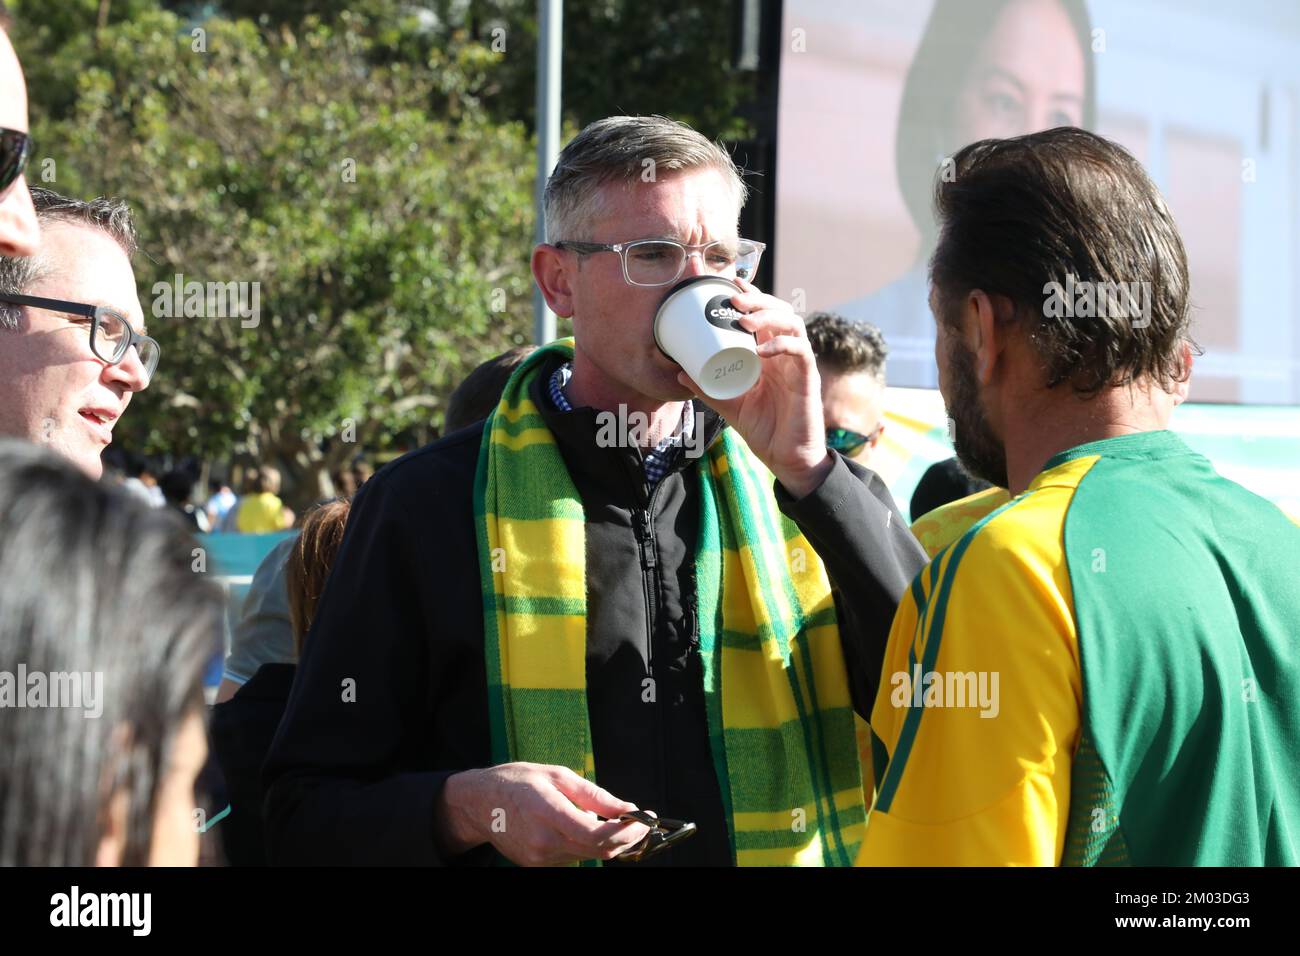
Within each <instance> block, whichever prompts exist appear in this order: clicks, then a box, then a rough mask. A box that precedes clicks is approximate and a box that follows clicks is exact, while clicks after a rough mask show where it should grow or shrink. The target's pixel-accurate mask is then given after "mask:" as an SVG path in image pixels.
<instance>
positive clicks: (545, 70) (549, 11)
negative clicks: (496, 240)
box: [533, 0, 564, 345]
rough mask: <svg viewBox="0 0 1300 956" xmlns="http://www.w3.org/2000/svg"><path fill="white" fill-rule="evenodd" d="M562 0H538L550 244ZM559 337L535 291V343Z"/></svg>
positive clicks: (541, 174)
mask: <svg viewBox="0 0 1300 956" xmlns="http://www.w3.org/2000/svg"><path fill="white" fill-rule="evenodd" d="M563 10H564V7H563V3H562V0H537V190H536V198H535V200H534V205H535V208H536V217H537V218H536V221H537V230H536V238H537V241H538V242H545V241H546V223H545V219H544V217H543V215H542V194H543V192H544V191H545V189H546V180H547V177H549V176H550V175H551V170H552V169H554V168H555V161H556V159H557V158H558V157H559V155H560V63H561V57H562V56H563V54H562V52H561V48H560V38H561V36H562V34H563V16H564V14H563ZM554 338H555V315H554V314H553V313H552V312H551V310H550V309H548V308H547V307H546V299H545V298H544V297H543V296H542V290H541V289H538V288H536V286H534V288H533V340H534V341H535V342H536V343H537V344H538V345H545V344H546V343H547V342H550V341H551V340H553V339H554Z"/></svg>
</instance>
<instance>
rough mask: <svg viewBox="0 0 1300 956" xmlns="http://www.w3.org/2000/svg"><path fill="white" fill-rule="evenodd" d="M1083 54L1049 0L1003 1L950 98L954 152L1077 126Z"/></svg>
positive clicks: (1059, 11) (1066, 19)
mask: <svg viewBox="0 0 1300 956" xmlns="http://www.w3.org/2000/svg"><path fill="white" fill-rule="evenodd" d="M1086 55H1089V54H1088V53H1086V52H1085V51H1084V50H1082V49H1080V47H1079V40H1078V37H1077V35H1076V34H1075V31H1074V27H1073V25H1072V24H1071V23H1070V18H1069V16H1067V15H1066V12H1065V10H1064V8H1063V7H1062V6H1061V4H1060V3H1058V2H1057V0H1011V2H1010V3H1008V4H1007V5H1006V6H1005V7H1004V8H1003V9H1002V12H1001V14H1000V15H999V16H998V18H997V21H996V22H995V23H994V24H993V29H992V30H991V31H990V32H989V34H988V36H987V37H986V38H985V40H984V43H983V45H982V47H981V49H980V50H979V52H978V54H977V55H976V57H975V62H974V63H973V64H972V65H971V70H970V73H969V74H967V77H966V82H965V83H964V84H963V86H962V91H961V93H960V94H959V95H958V98H957V102H956V106H955V113H954V117H953V120H954V123H953V125H954V128H953V133H954V136H955V139H956V142H955V144H954V146H955V148H959V147H961V146H965V145H966V144H967V143H973V142H975V141H976V140H981V139H989V138H991V137H996V138H1006V137H1009V136H1019V135H1021V134H1023V133H1033V132H1037V131H1038V130H1043V129H1051V128H1052V127H1054V126H1081V125H1082V124H1083V102H1084V88H1085V70H1084V64H1085V61H1084V57H1085V56H1086Z"/></svg>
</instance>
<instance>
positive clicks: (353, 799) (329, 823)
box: [264, 358, 926, 866]
mask: <svg viewBox="0 0 1300 956" xmlns="http://www.w3.org/2000/svg"><path fill="white" fill-rule="evenodd" d="M558 363H559V359H558V358H556V359H554V360H552V361H551V362H549V363H548V364H547V366H546V367H545V369H544V374H542V375H540V376H539V377H538V378H537V379H536V380H535V381H534V383H533V389H532V399H533V401H534V402H535V403H536V405H537V407H538V408H539V409H540V410H541V414H542V416H543V418H544V419H545V421H546V423H547V425H548V426H549V427H550V429H551V432H552V433H553V434H554V435H555V438H556V441H557V443H558V445H559V448H560V452H561V454H562V456H563V458H564V461H565V463H566V465H567V466H568V470H569V474H570V476H571V477H572V479H573V482H574V484H575V486H576V487H577V490H578V493H579V495H580V496H581V498H582V502H583V507H584V509H585V512H586V517H587V531H586V534H587V561H586V571H587V706H588V712H589V717H590V725H591V733H592V747H593V753H594V756H595V763H596V782H597V783H598V784H599V785H600V786H601V787H603V788H605V789H606V790H608V791H609V792H610V793H612V794H614V796H616V797H618V798H620V799H623V800H629V801H631V802H633V803H635V804H636V805H637V806H639V807H642V808H647V809H651V810H655V811H656V812H658V813H659V814H660V816H665V817H674V818H677V819H686V820H691V821H693V822H695V823H696V825H697V827H698V833H697V835H696V836H695V837H693V838H691V839H689V840H686V841H684V842H682V843H680V844H678V845H677V846H675V847H674V848H673V849H671V850H669V851H667V852H665V853H662V854H659V855H657V856H655V857H652V858H650V859H649V860H647V861H646V863H644V864H640V865H651V864H654V865H669V866H673V865H675V866H683V865H729V864H730V862H731V852H730V847H729V841H728V838H727V830H726V822H725V818H724V811H723V804H722V798H721V792H720V790H719V786H718V780H717V777H716V774H715V772H714V765H713V760H712V756H711V754H710V752H709V734H708V722H707V718H706V716H705V709H704V692H703V681H702V677H701V660H700V655H699V654H698V652H697V642H698V629H697V626H696V621H695V593H694V575H695V559H694V552H695V543H696V539H697V532H698V522H699V503H698V496H699V487H698V481H699V478H698V475H696V474H695V472H694V469H695V468H696V467H699V463H700V461H701V460H702V459H701V458H691V457H688V456H686V455H684V454H682V453H681V452H680V451H679V453H678V454H677V457H676V460H675V461H674V464H673V467H672V469H671V471H670V472H669V473H668V474H667V475H666V476H665V477H664V478H663V479H662V480H661V481H660V483H659V484H658V485H657V486H656V487H655V488H654V489H653V490H651V489H650V488H649V487H648V485H647V482H646V479H645V473H644V471H643V467H642V457H641V452H640V450H639V449H637V448H634V447H633V448H601V447H598V446H597V443H596V434H597V430H598V428H597V419H596V416H597V412H596V411H595V410H594V409H591V408H579V409H574V410H573V411H571V412H561V411H559V410H558V409H557V408H555V406H554V404H553V403H552V402H551V400H550V397H549V396H548V395H547V394H546V391H545V387H544V383H545V382H546V381H547V379H548V378H549V375H550V373H551V372H552V371H553V369H554V368H555V367H556V366H557V365H558ZM696 408H697V410H698V411H699V412H700V414H701V418H697V420H696V426H697V427H701V424H702V426H703V428H704V429H705V432H704V435H705V442H706V445H707V444H709V443H712V442H713V441H715V440H717V438H718V435H719V433H720V432H721V430H722V428H723V427H724V425H725V423H724V422H723V421H722V420H721V419H720V418H719V417H718V416H717V415H716V414H715V413H714V412H713V411H711V410H710V409H708V408H707V407H705V406H704V405H702V404H697V405H696ZM482 431H483V424H482V423H481V422H480V423H479V424H477V425H474V426H471V427H469V428H466V429H463V430H461V431H459V432H456V433H454V434H452V435H449V436H447V437H446V438H443V439H441V440H440V441H437V442H434V443H433V444H431V445H428V446H426V447H425V448H422V449H420V450H419V451H416V452H412V453H411V454H408V455H405V456H403V457H402V458H400V459H398V460H397V461H395V462H393V463H391V464H390V465H388V466H386V467H385V468H383V469H381V470H380V471H379V472H378V473H377V474H375V475H374V477H372V478H371V479H370V480H369V481H368V482H366V484H365V486H364V487H363V488H362V490H361V491H360V493H359V494H358V495H357V497H356V499H355V501H354V503H353V506H352V512H351V515H350V517H349V519H348V525H347V530H346V532H345V534H344V538H343V543H342V546H341V548H340V551H339V554H338V557H337V559H336V561H335V565H334V568H333V571H332V573H331V575H330V578H329V582H328V584H327V586H326V588H325V592H324V594H323V596H322V598H321V601H320V604H319V606H318V608H317V611H316V615H315V620H314V623H313V625H312V628H311V632H310V634H309V635H308V639H307V641H306V646H305V649H304V654H303V658H302V661H301V663H300V665H299V669H298V675H297V677H296V679H295V682H294V687H293V691H292V694H291V696H290V699H289V705H288V708H287V710H286V712H285V717H284V720H283V721H282V722H281V724H280V728H279V732H278V733H277V735H276V739H275V741H274V743H273V744H272V747H271V752H270V754H269V756H268V758H267V762H266V766H265V769H264V782H265V784H266V790H267V799H266V834H267V840H268V844H269V852H270V858H271V861H272V862H273V863H279V864H451V863H490V862H492V861H493V860H494V859H497V858H498V857H497V856H496V853H495V851H494V850H493V849H492V848H491V847H490V846H488V845H484V846H482V847H479V848H477V849H476V850H472V851H470V852H469V853H467V854H464V855H462V856H460V857H455V858H445V857H444V856H443V855H442V854H441V853H440V851H439V848H438V846H437V845H436V843H435V840H434V819H433V813H434V810H433V808H434V805H435V801H436V799H437V797H438V796H439V795H440V791H441V787H442V784H443V782H444V781H445V779H446V778H447V777H448V776H450V775H451V774H453V773H456V772H458V771H461V770H468V769H473V768H478V767H486V766H489V765H490V764H491V762H492V761H491V747H490V742H489V733H488V710H487V677H486V667H485V663H484V649H483V604H482V598H481V596H480V595H481V589H480V583H479V563H478V556H477V555H478V552H477V543H476V538H475V529H474V521H473V485H474V472H475V467H476V463H477V459H478V450H479V443H480V439H481V437H482ZM776 494H777V498H778V501H779V503H780V506H781V508H782V510H783V511H785V513H786V514H787V515H789V516H790V517H791V518H793V519H794V520H795V521H796V522H797V523H798V524H799V526H800V527H801V529H802V530H803V532H804V534H805V536H806V537H807V538H808V540H809V542H810V543H811V544H812V546H813V547H814V548H815V549H816V550H817V551H818V553H819V554H820V556H821V557H822V560H823V561H824V562H825V563H826V565H827V569H828V572H829V573H830V576H831V579H832V581H833V582H834V583H835V585H836V587H837V590H838V594H837V604H838V607H839V611H840V614H841V618H840V632H841V635H842V643H843V646H844V655H845V660H846V664H847V667H848V673H849V682H850V689H851V693H852V697H853V703H854V708H855V709H856V710H857V711H858V713H859V714H861V715H863V716H864V717H866V716H868V715H869V714H870V712H871V705H872V702H873V701H874V699H875V693H876V687H877V684H878V683H879V679H880V668H881V664H882V661H883V659H884V649H885V641H886V638H887V637H888V633H889V626H890V622H891V620H892V619H893V615H894V610H895V608H896V607H897V604H898V601H899V599H900V597H901V596H902V593H903V590H904V589H905V588H906V587H907V586H908V585H909V584H910V583H911V580H912V578H913V577H914V576H915V574H916V573H917V572H918V571H919V570H920V569H921V568H922V567H923V566H924V564H925V560H926V558H925V553H924V552H923V550H922V549H921V547H920V545H919V544H918V543H917V542H916V540H915V539H914V538H913V537H912V534H911V532H910V531H909V530H908V527H907V524H906V522H905V521H904V520H903V518H902V516H901V515H900V514H899V512H898V510H897V508H896V507H895V506H894V503H893V499H892V498H891V497H890V495H889V492H888V491H887V490H886V489H885V487H884V484H883V483H882V482H881V481H880V479H879V478H878V477H877V476H876V475H874V474H873V473H872V472H869V471H867V470H866V469H862V468H860V467H858V466H857V465H852V464H850V463H848V462H846V461H844V460H843V459H838V457H837V461H836V464H835V467H834V469H833V470H832V472H831V473H830V475H829V476H828V478H827V479H826V481H825V482H824V483H823V484H822V486H821V487H820V488H818V489H817V490H816V491H814V492H813V493H811V494H809V495H808V496H806V497H805V498H803V499H801V500H799V501H797V502H796V501H793V500H791V499H790V497H789V496H788V495H787V494H786V493H785V491H784V489H782V488H781V487H780V486H779V485H778V486H777V488H776ZM507 560H508V556H507ZM647 676H649V677H652V678H653V681H654V683H653V685H646V684H645V683H644V680H645V678H646V677H647ZM648 688H652V689H653V693H652V694H649V693H647V689H648ZM628 865H631V864H628Z"/></svg>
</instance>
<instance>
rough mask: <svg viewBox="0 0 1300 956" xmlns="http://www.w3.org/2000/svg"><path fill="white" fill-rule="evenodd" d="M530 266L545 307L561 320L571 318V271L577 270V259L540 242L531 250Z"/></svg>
mask: <svg viewBox="0 0 1300 956" xmlns="http://www.w3.org/2000/svg"><path fill="white" fill-rule="evenodd" d="M571 263H572V266H571V265H570V264H571ZM532 266H533V279H534V280H535V281H536V282H537V287H538V288H539V289H541V290H542V295H543V297H545V299H546V305H547V307H548V308H549V309H550V310H551V311H552V312H554V313H555V314H556V315H558V316H560V317H561V318H565V319H567V318H569V317H571V316H572V315H573V287H572V284H571V279H572V275H571V269H576V268H577V257H576V256H573V257H571V256H569V255H567V254H566V253H565V252H564V251H562V250H560V249H557V248H555V246H553V245H551V244H550V243H549V242H542V243H538V244H537V246H536V247H535V248H534V249H533V261H532Z"/></svg>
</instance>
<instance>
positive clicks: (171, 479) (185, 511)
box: [157, 471, 212, 532]
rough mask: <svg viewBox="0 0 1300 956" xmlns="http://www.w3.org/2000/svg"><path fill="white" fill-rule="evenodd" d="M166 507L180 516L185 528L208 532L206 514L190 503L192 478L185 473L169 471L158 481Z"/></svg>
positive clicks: (192, 485) (192, 489) (192, 492)
mask: <svg viewBox="0 0 1300 956" xmlns="http://www.w3.org/2000/svg"><path fill="white" fill-rule="evenodd" d="M157 487H158V490H159V491H161V492H162V496H163V501H164V502H166V504H167V507H169V508H171V509H172V510H174V511H175V512H176V513H177V514H179V515H180V516H181V519H182V520H183V521H184V522H185V524H186V527H188V528H190V529H191V530H193V531H203V532H206V531H210V530H212V528H211V525H209V524H208V515H207V512H206V511H204V510H203V509H202V508H199V507H197V506H195V505H194V503H193V502H191V501H190V496H191V495H193V494H194V476H193V475H191V474H190V473H189V472H185V471H169V472H167V474H165V475H163V476H162V478H160V479H159V480H158V485H157Z"/></svg>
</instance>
